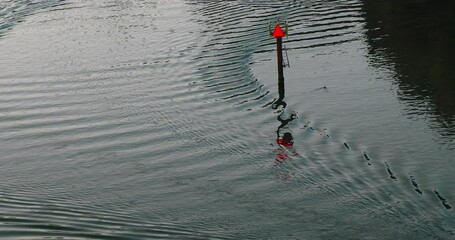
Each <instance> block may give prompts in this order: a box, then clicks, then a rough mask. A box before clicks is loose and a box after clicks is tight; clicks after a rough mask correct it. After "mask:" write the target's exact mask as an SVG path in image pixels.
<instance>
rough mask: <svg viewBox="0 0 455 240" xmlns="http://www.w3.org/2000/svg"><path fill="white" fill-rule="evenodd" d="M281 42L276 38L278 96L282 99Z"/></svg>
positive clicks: (279, 38)
mask: <svg viewBox="0 0 455 240" xmlns="http://www.w3.org/2000/svg"><path fill="white" fill-rule="evenodd" d="M282 45H283V41H282V38H281V37H277V38H276V50H277V62H278V95H279V99H280V100H283V99H284V76H283V46H282Z"/></svg>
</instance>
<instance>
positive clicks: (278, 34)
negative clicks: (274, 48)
mask: <svg viewBox="0 0 455 240" xmlns="http://www.w3.org/2000/svg"><path fill="white" fill-rule="evenodd" d="M272 36H273V37H275V38H279V37H284V36H286V35H285V34H284V32H283V30H282V29H281V27H280V24H278V23H277V24H276V26H275V30H274V31H273V33H272Z"/></svg>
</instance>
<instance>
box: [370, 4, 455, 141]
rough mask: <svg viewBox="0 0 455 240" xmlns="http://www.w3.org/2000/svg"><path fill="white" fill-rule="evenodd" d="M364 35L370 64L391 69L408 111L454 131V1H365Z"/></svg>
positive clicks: (443, 128) (444, 131) (446, 132)
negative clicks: (433, 120)
mask: <svg viewBox="0 0 455 240" xmlns="http://www.w3.org/2000/svg"><path fill="white" fill-rule="evenodd" d="M364 11H365V18H366V26H365V27H366V30H367V31H366V37H367V42H368V45H369V54H370V58H371V61H372V63H373V64H374V65H377V66H383V65H384V64H385V65H388V66H390V67H391V68H392V70H393V71H394V72H395V80H396V83H397V85H398V88H399V89H398V94H399V97H400V99H402V100H404V102H406V103H407V104H408V105H409V109H410V111H408V114H409V115H413V114H417V115H423V116H430V118H432V119H435V120H436V121H435V122H437V123H438V124H437V125H438V126H437V128H438V129H440V130H442V132H443V133H444V135H450V136H454V135H455V65H454V60H453V59H454V57H455V44H454V43H455V27H454V26H455V14H454V13H455V1H453V0H436V1H434V0H432V1H430V0H384V1H366V2H365V5H364Z"/></svg>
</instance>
